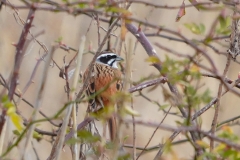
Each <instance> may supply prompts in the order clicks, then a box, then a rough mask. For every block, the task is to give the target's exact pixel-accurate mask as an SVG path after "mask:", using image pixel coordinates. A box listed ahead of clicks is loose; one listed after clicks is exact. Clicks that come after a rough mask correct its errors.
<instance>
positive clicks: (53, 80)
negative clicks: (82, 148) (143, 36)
mask: <svg viewBox="0 0 240 160" xmlns="http://www.w3.org/2000/svg"><path fill="white" fill-rule="evenodd" d="M72 1H73V0H72ZM10 2H11V3H12V4H15V5H23V3H21V2H20V1H18V0H10ZM56 2H59V3H62V2H61V1H56ZM148 2H151V3H156V4H159V5H167V6H181V4H182V1H175V0H161V1H155V0H149V1H148ZM198 2H203V1H200V0H199V1H198ZM185 4H186V5H187V4H189V2H188V1H186V2H185ZM130 11H131V13H132V16H133V17H135V18H137V19H140V20H142V21H147V22H148V23H153V24H155V25H159V26H164V27H165V28H168V29H171V30H174V31H178V32H181V33H182V34H183V35H185V36H186V37H187V38H188V39H194V38H196V39H198V40H201V39H204V36H205V35H206V34H207V33H208V31H209V29H210V27H211V25H212V23H213V21H214V20H215V19H216V17H217V16H218V15H219V14H220V11H219V10H214V11H198V10H196V9H195V8H194V7H189V8H186V15H185V16H184V17H182V18H181V19H180V21H179V22H176V21H175V19H176V16H177V13H178V9H157V8H153V7H149V6H146V5H142V4H138V5H136V4H134V5H132V6H131V7H130ZM13 13H14V11H13V10H12V9H11V8H9V7H5V6H3V7H2V9H1V11H0V30H1V36H0V73H1V74H2V75H3V77H4V78H5V79H6V80H7V81H8V80H9V78H10V75H11V72H12V69H13V64H14V55H15V51H16V49H15V47H14V45H13V44H16V43H17V42H18V40H19V37H20V34H21V31H22V28H23V26H22V25H21V24H20V23H19V22H18V20H16V19H15V18H14V15H13ZM18 13H19V16H20V17H21V18H22V19H23V20H26V17H27V14H28V10H27V9H24V10H18ZM226 14H227V15H229V16H231V14H232V12H231V11H228V10H226ZM191 22H195V23H197V24H199V23H203V24H204V25H205V27H206V32H205V34H204V35H200V36H199V35H194V34H193V33H191V32H190V31H189V30H188V29H187V28H186V27H184V24H185V23H191ZM134 24H135V25H136V26H138V24H137V23H134ZM100 25H101V26H103V27H104V28H106V29H107V27H108V25H107V24H105V23H103V22H100ZM142 27H143V29H145V32H146V33H156V31H155V30H154V29H151V28H144V26H142ZM88 29H89V31H88ZM41 31H44V34H42V35H40V36H38V37H37V39H38V40H39V41H40V42H42V43H43V44H44V45H46V47H47V48H48V50H51V47H52V46H53V45H54V44H56V42H55V41H56V40H57V39H59V37H62V42H63V43H65V44H66V45H67V46H71V47H73V48H76V49H78V47H79V42H80V38H81V37H82V36H84V35H85V36H86V47H85V49H86V51H87V50H91V51H96V50H97V48H98V40H97V36H98V35H97V24H96V21H94V20H92V19H91V18H90V17H87V16H85V15H79V16H72V15H68V14H67V13H61V12H56V13H52V12H48V11H37V12H36V15H35V18H34V21H33V27H32V28H31V33H32V34H33V35H34V34H37V33H39V32H41ZM87 31H88V32H87ZM113 33H114V34H116V35H117V36H119V34H120V28H117V29H115V30H114V31H113ZM100 34H101V39H102V38H103V37H104V35H105V31H103V30H100ZM163 34H165V35H169V34H166V33H163ZM28 38H31V37H30V36H28ZM149 40H150V42H151V43H152V44H153V43H155V42H158V43H160V44H161V45H163V46H165V47H168V48H171V49H173V50H176V51H178V52H180V53H182V54H189V55H192V54H194V53H195V51H194V50H193V49H192V48H190V47H189V46H188V45H187V44H185V43H181V42H176V41H171V40H168V39H164V38H160V37H149ZM115 41H116V38H115V37H112V43H113V44H114V43H115ZM129 41H132V42H133V43H135V41H136V39H135V38H134V37H133V36H132V35H131V33H129V32H128V33H127V37H126V45H127V46H128V44H129V43H128V42H129ZM221 43H224V44H225V45H228V42H227V41H225V40H222V41H221ZM118 47H119V46H117V49H118ZM217 47H218V49H219V50H221V51H222V52H226V50H227V49H226V48H221V47H219V46H217ZM105 48H106V47H105ZM204 49H205V50H206V51H207V53H208V54H209V55H210V56H211V57H212V58H213V60H214V63H215V65H216V66H217V68H218V69H219V73H221V74H222V73H223V68H224V67H225V63H226V56H224V55H218V54H216V53H214V52H213V51H212V50H211V49H209V48H204ZM155 50H156V51H157V54H158V55H159V57H160V59H161V60H162V61H164V59H165V55H168V56H169V57H170V58H174V59H178V58H179V57H176V56H174V55H172V54H169V53H167V52H166V51H163V50H161V49H159V48H157V47H155ZM43 53H44V52H43V50H42V49H41V47H40V46H39V44H37V43H36V42H34V41H32V42H31V43H30V45H29V47H28V48H27V50H26V53H25V54H26V55H25V56H24V59H23V62H22V65H21V68H20V80H19V86H18V87H17V90H16V91H17V92H19V93H21V91H22V90H23V88H24V87H25V85H26V83H27V81H28V80H29V78H30V76H31V74H32V71H33V68H34V66H35V65H36V62H37V59H39V58H40V55H43ZM74 54H75V53H74V52H72V51H71V52H69V53H68V52H66V51H64V50H62V49H57V50H56V52H55V53H54V57H53V58H54V60H55V61H56V63H57V64H58V65H59V66H61V67H62V66H63V65H64V62H63V57H64V56H66V61H67V62H68V61H69V60H70V59H71V58H72V57H73V56H74ZM121 54H122V55H123V56H124V54H123V53H121ZM92 57H93V55H91V54H87V55H84V57H83V63H82V66H81V71H82V72H84V71H85V68H86V67H87V66H88V64H89V63H90V61H91V59H92ZM147 57H148V55H147V54H146V52H145V50H144V49H143V47H142V46H141V45H140V44H138V45H137V49H136V52H135V55H133V61H132V69H133V74H132V76H133V77H132V80H133V81H139V80H140V79H142V78H146V77H149V76H150V75H152V74H154V75H158V71H157V70H156V69H155V68H154V67H152V66H150V65H149V63H148V62H146V59H147ZM201 64H204V65H206V66H209V63H208V62H207V61H206V60H205V59H204V58H202V61H201ZM43 66H44V62H41V64H40V67H39V68H38V70H37V75H36V76H35V78H34V79H33V83H32V84H31V85H30V87H29V89H28V90H27V92H26V93H25V94H24V95H23V98H25V99H27V100H28V101H29V102H30V103H32V104H35V103H36V96H37V93H36V90H37V88H38V87H39V79H40V77H41V76H42V75H43V74H44V73H42V69H43ZM237 68H239V66H238V64H237V63H231V66H230V69H229V72H228V75H227V76H228V78H230V79H232V80H235V79H237V74H238V70H237ZM201 83H202V84H204V87H203V89H206V88H209V89H210V91H211V95H212V97H215V96H217V89H218V85H219V82H218V80H215V79H211V78H204V77H203V78H202V79H201ZM64 86H65V80H64V79H62V78H60V77H59V69H58V68H57V67H56V66H54V67H49V73H48V77H47V81H46V87H45V91H44V98H43V101H42V104H41V111H42V112H44V113H45V114H46V115H48V116H52V115H54V113H56V112H57V111H58V110H59V109H60V108H62V107H63V105H64V104H65V103H66V102H67V95H66V93H65V89H64ZM164 87H165V88H166V89H168V86H167V84H164ZM0 89H1V90H2V86H0ZM78 89H80V85H79V88H78ZM143 93H146V95H147V96H148V97H150V98H151V99H152V100H155V101H157V102H159V103H160V104H161V105H164V104H166V103H167V102H164V99H163V96H162V87H160V86H158V87H157V88H156V89H155V90H153V91H151V92H148V89H145V90H144V91H143ZM137 95H138V93H134V94H133V95H132V97H133V104H134V109H135V110H136V111H137V112H139V114H140V115H141V116H140V117H137V119H141V120H144V121H149V122H157V123H159V122H160V121H161V120H162V119H163V117H164V113H163V112H162V111H161V110H159V107H158V106H157V105H154V104H152V103H150V102H148V101H147V100H145V99H143V98H141V97H140V96H137ZM15 98H16V99H18V98H17V97H15ZM239 103H240V99H239V98H237V97H236V96H235V95H233V94H231V93H228V94H227V95H225V96H224V97H223V98H222V104H221V110H220V116H219V121H223V120H225V119H228V118H230V117H234V116H237V115H239V113H240V110H239V109H238V107H239V105H238V104H239ZM86 107H87V105H86V104H81V105H80V107H79V110H78V113H79V116H78V122H81V121H82V120H83V118H84V115H85V112H86ZM18 108H19V110H20V111H21V113H22V114H23V115H24V116H25V117H26V118H27V119H28V118H30V117H31V114H32V111H33V110H32V108H30V107H29V106H28V105H27V104H26V103H24V102H23V101H21V102H20V103H19V106H18ZM171 111H173V112H174V111H177V109H176V108H173V109H172V110H171ZM213 113H214V110H213V109H209V110H208V111H207V112H205V113H204V114H203V115H202V116H201V118H202V121H203V122H202V127H203V128H204V129H206V131H208V130H209V129H210V127H211V122H212V118H213ZM40 117H41V116H40V115H39V118H40ZM177 120H179V119H178V118H177V117H176V116H171V115H168V116H167V118H166V119H165V121H164V124H169V125H171V126H176V121H177ZM55 122H56V123H60V122H61V121H60V120H59V121H55ZM37 127H38V128H39V129H42V130H47V131H52V130H53V129H56V128H53V127H52V126H51V125H49V123H41V124H38V126H37ZM99 127H100V126H99ZM9 129H11V128H9ZM100 130H101V129H100ZM154 130H155V128H151V127H147V126H139V125H137V126H136V134H137V136H136V141H137V146H139V147H144V146H145V144H146V143H147V142H148V140H149V138H150V136H151V135H152V133H153V131H154ZM239 131H240V130H239V128H237V127H235V128H234V132H236V133H239ZM171 134H172V133H171V132H167V131H163V130H158V131H157V132H156V134H155V136H154V138H153V140H152V141H151V143H150V144H149V147H151V146H155V145H158V144H160V143H162V142H165V140H166V139H167V138H168V137H169V136H170V135H171ZM123 135H125V136H127V135H128V136H129V137H128V138H127V140H126V143H127V144H131V143H132V126H131V125H129V126H125V128H124V133H123ZM183 137H184V136H183ZM183 137H182V135H181V134H179V135H178V137H177V138H176V139H175V140H181V139H182V138H183ZM13 138H14V135H13V134H9V135H8V136H7V139H6V146H7V145H8V142H9V143H10V142H12V140H13ZM49 141H51V138H49V137H48V136H44V138H43V140H41V141H40V142H37V141H36V140H34V143H33V145H34V146H35V148H36V150H37V152H38V154H39V156H40V159H46V158H47V157H48V156H49V154H50V151H51V148H52V144H51V143H50V142H49ZM22 146H23V143H21V145H20V146H18V147H17V148H18V149H15V150H13V151H12V152H11V154H9V156H8V157H9V158H10V159H18V157H19V156H18V155H19V154H21V152H22V150H23V148H22ZM156 151H157V150H154V151H152V152H149V153H147V154H144V155H143V156H142V157H141V158H140V159H142V160H143V159H147V158H148V159H153V157H154V156H155V155H156ZM174 152H175V153H176V155H177V156H178V157H179V158H182V159H192V156H193V150H192V147H191V146H190V145H186V144H184V145H176V146H174ZM138 153H139V151H138ZM26 159H31V160H34V159H36V157H35V154H34V152H33V150H32V149H30V152H29V157H26ZM65 159H71V154H70V150H69V147H68V146H65V147H64V152H63V154H62V160H65ZM166 159H169V158H168V157H167V156H166Z"/></svg>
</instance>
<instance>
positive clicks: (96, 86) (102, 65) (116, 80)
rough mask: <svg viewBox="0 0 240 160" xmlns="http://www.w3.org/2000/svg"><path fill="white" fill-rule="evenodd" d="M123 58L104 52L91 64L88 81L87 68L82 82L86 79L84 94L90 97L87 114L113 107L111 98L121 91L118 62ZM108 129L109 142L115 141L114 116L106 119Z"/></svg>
mask: <svg viewBox="0 0 240 160" xmlns="http://www.w3.org/2000/svg"><path fill="white" fill-rule="evenodd" d="M122 60H123V58H121V57H120V56H118V55H117V54H115V53H112V52H104V53H102V54H101V55H99V56H98V57H97V59H96V62H95V63H94V64H93V69H92V71H91V73H90V77H89V79H87V78H88V77H87V76H88V72H89V69H88V68H87V69H86V71H85V73H84V75H83V80H84V82H85V80H86V79H87V81H88V82H87V87H86V94H87V96H88V97H90V99H89V101H88V112H96V113H97V112H98V111H99V110H101V109H102V108H104V107H114V103H115V102H113V101H112V96H114V95H115V94H116V93H117V92H118V91H120V90H121V89H122V81H121V77H122V73H121V71H120V70H119V69H118V66H117V65H118V62H120V61H122ZM107 120H108V128H109V134H110V138H111V141H114V140H115V139H116V134H117V130H116V128H117V123H116V118H115V116H114V115H111V116H110V117H109V118H108V119H107Z"/></svg>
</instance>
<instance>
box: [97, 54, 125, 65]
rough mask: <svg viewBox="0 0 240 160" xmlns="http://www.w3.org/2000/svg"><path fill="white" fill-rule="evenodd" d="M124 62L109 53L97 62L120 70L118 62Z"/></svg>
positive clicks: (100, 56)
mask: <svg viewBox="0 0 240 160" xmlns="http://www.w3.org/2000/svg"><path fill="white" fill-rule="evenodd" d="M120 61H123V58H122V57H120V56H118V55H117V54H115V53H111V52H107V53H103V54H101V55H99V56H98V57H97V60H96V62H97V63H101V64H104V65H107V66H111V67H113V68H118V66H117V65H118V62H120Z"/></svg>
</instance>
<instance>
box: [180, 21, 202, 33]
mask: <svg viewBox="0 0 240 160" xmlns="http://www.w3.org/2000/svg"><path fill="white" fill-rule="evenodd" d="M184 26H185V27H186V28H188V29H189V30H190V31H191V32H192V33H194V34H198V35H199V34H203V33H204V32H205V26H204V24H202V23H200V24H199V25H197V24H196V23H185V24H184Z"/></svg>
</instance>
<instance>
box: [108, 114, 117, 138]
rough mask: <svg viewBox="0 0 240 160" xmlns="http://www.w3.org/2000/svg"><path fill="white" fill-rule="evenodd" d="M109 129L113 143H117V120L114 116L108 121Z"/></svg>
mask: <svg viewBox="0 0 240 160" xmlns="http://www.w3.org/2000/svg"><path fill="white" fill-rule="evenodd" d="M108 129H109V135H110V138H111V141H112V142H113V141H115V140H116V137H117V120H116V117H115V116H114V115H112V116H111V117H110V118H109V119H108Z"/></svg>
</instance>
